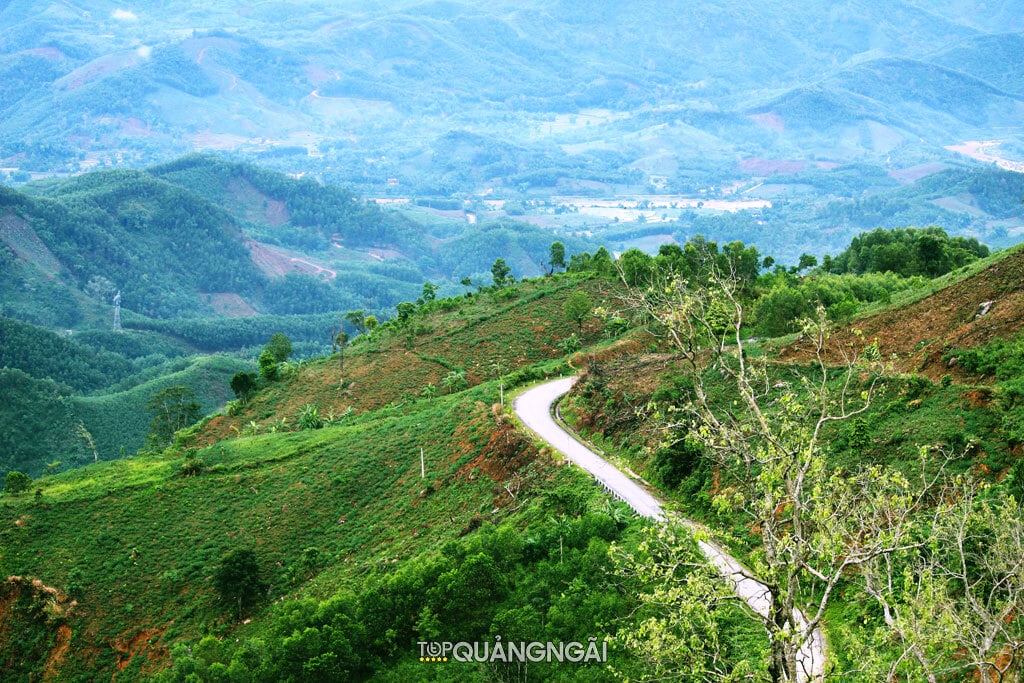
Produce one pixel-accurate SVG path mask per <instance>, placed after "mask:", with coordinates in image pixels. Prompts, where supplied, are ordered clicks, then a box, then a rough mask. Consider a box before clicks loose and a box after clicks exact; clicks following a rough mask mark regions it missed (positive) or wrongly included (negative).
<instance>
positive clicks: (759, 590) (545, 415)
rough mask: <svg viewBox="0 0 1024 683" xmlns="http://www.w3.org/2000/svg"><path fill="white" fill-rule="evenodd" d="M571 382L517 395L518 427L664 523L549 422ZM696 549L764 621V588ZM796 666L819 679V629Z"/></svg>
mask: <svg viewBox="0 0 1024 683" xmlns="http://www.w3.org/2000/svg"><path fill="white" fill-rule="evenodd" d="M575 382H576V378H575V377H564V378H562V379H557V380H554V381H551V382H546V383H544V384H541V385H539V386H536V387H534V388H532V389H529V390H527V391H525V392H523V393H522V394H520V395H519V397H518V398H516V400H515V401H514V403H513V405H512V409H513V411H515V414H516V415H517V416H518V417H519V419H520V420H522V422H523V424H524V425H526V426H527V427H528V428H529V429H531V430H532V431H533V432H534V433H536V434H537V435H538V436H539V437H540V438H542V439H544V440H545V441H547V442H548V443H549V444H551V446H552V447H554V448H555V449H557V450H558V451H559V452H561V453H562V454H563V455H565V457H567V458H568V459H569V460H570V461H571V462H573V463H575V464H576V465H578V466H580V467H581V468H583V469H584V470H586V471H587V472H589V473H590V474H591V475H592V476H593V477H594V478H595V479H597V481H598V483H600V484H601V485H602V486H603V487H604V488H605V489H607V490H608V492H609V493H611V494H612V495H613V496H614V497H615V498H617V499H619V500H621V501H623V502H624V503H626V504H627V505H629V506H630V507H631V508H633V510H635V511H636V513H637V514H639V515H642V516H643V517H647V518H648V519H652V520H654V521H657V522H664V521H666V520H667V516H666V514H665V511H664V510H663V509H662V507H661V503H660V502H659V501H658V499H657V498H655V497H654V496H653V495H651V493H650V492H648V491H647V489H645V488H644V487H643V486H641V485H640V484H639V483H638V482H637V481H635V480H634V479H632V478H630V477H628V476H626V475H625V474H624V473H623V472H622V471H620V470H619V469H617V468H616V467H615V466H614V465H612V464H611V463H609V462H608V461H607V460H605V459H604V458H602V457H601V456H599V455H597V454H596V453H594V452H593V451H592V450H590V449H589V448H588V447H587V446H585V445H583V444H582V443H580V442H579V441H577V440H576V438H575V437H573V436H572V435H571V434H569V433H568V432H567V431H565V430H564V429H562V427H561V426H560V425H559V424H558V423H557V422H555V419H554V417H552V407H553V406H554V404H555V403H556V402H557V401H558V399H560V398H561V397H562V396H564V395H565V394H567V393H569V390H570V389H572V385H573V384H574V383H575ZM677 521H679V522H680V523H682V524H685V525H687V526H690V527H693V528H696V526H697V525H696V524H695V523H694V522H691V521H689V520H677ZM697 545H698V546H699V547H700V549H701V552H703V553H704V556H705V557H707V559H708V561H709V562H711V564H713V565H715V567H717V568H718V571H719V573H721V575H722V576H724V577H725V578H727V579H728V580H729V581H730V582H731V583H732V585H733V587H734V588H735V590H736V594H737V595H739V596H740V598H741V599H742V600H743V601H744V602H745V603H747V606H748V607H750V609H752V610H753V611H754V612H756V613H757V614H759V615H761V616H762V617H764V616H766V615H767V614H768V607H769V604H770V598H771V595H770V593H769V591H768V588H767V586H765V585H764V584H763V583H761V582H759V581H757V580H755V579H752V578H750V577H749V576H747V575H746V574H747V572H745V571H744V570H743V568H742V566H741V565H740V563H739V562H738V561H737V560H736V559H735V558H734V557H732V556H731V555H729V554H728V553H726V552H725V550H723V549H722V548H720V547H719V546H717V545H716V544H714V543H711V542H708V541H698V542H697ZM797 618H798V619H801V620H802V619H803V615H799V614H798V615H797ZM797 667H798V669H799V670H798V672H797V680H798V681H799V683H817V682H819V681H822V680H824V677H825V636H824V634H822V632H821V629H816V630H815V631H814V633H813V634H812V637H811V638H810V639H809V640H808V641H807V642H806V643H804V645H803V647H801V648H800V652H799V653H798V654H797Z"/></svg>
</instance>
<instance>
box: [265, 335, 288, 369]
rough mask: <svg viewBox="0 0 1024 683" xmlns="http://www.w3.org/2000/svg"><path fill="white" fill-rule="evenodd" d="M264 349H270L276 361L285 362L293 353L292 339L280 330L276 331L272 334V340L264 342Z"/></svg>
mask: <svg viewBox="0 0 1024 683" xmlns="http://www.w3.org/2000/svg"><path fill="white" fill-rule="evenodd" d="M263 350H264V351H269V352H270V354H271V355H272V357H273V359H274V361H276V362H278V363H283V362H285V361H286V360H288V357H289V356H291V355H292V340H291V339H289V338H288V337H286V336H285V335H283V334H281V333H280V332H275V333H274V334H272V335H270V341H268V342H267V343H266V344H264V346H263Z"/></svg>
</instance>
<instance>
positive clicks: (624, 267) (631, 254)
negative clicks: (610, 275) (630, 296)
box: [619, 248, 654, 287]
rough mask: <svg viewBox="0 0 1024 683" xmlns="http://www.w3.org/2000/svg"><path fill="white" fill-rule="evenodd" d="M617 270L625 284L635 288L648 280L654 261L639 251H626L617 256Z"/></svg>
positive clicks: (652, 271) (651, 273) (634, 249)
mask: <svg viewBox="0 0 1024 683" xmlns="http://www.w3.org/2000/svg"><path fill="white" fill-rule="evenodd" d="M619 269H620V272H621V273H622V277H623V279H624V280H625V282H626V284H627V285H630V286H633V287H635V286H638V285H642V284H644V283H645V282H647V281H649V280H650V278H651V277H652V275H653V273H654V259H653V258H651V256H650V255H649V254H646V253H644V252H642V251H640V250H639V249H636V248H633V249H627V250H626V251H625V252H623V254H622V255H621V256H619Z"/></svg>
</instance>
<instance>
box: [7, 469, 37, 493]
mask: <svg viewBox="0 0 1024 683" xmlns="http://www.w3.org/2000/svg"><path fill="white" fill-rule="evenodd" d="M31 483H32V480H31V479H30V478H29V476H28V475H27V474H25V473H24V472H15V471H14V470H11V471H10V472H8V473H7V479H6V480H5V481H4V493H9V494H11V495H17V494H19V493H21V492H22V491H25V490H27V489H28V487H29V484H31Z"/></svg>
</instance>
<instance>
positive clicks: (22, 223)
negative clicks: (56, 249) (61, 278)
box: [0, 212, 61, 278]
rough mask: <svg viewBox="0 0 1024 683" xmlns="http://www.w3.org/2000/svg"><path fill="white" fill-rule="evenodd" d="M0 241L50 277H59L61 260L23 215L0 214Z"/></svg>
mask: <svg viewBox="0 0 1024 683" xmlns="http://www.w3.org/2000/svg"><path fill="white" fill-rule="evenodd" d="M0 242H3V243H4V244H6V245H7V246H9V247H10V248H11V250H12V251H13V252H14V254H15V255H16V256H17V257H18V258H20V259H21V260H23V261H25V262H27V263H29V264H31V265H33V266H35V267H36V268H38V269H39V270H41V271H42V272H43V273H45V274H46V275H47V276H48V277H51V278H53V277H57V275H58V274H59V273H60V271H61V265H60V261H58V260H57V257H56V256H54V255H53V252H51V251H50V249H49V248H48V247H47V246H46V245H45V244H44V243H43V241H42V240H41V239H39V235H37V234H36V231H35V230H33V229H32V226H31V225H29V224H28V221H26V220H25V219H24V218H22V217H21V216H18V215H15V214H14V213H11V212H8V213H7V214H6V215H4V216H0Z"/></svg>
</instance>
